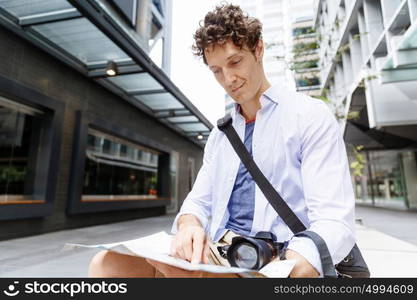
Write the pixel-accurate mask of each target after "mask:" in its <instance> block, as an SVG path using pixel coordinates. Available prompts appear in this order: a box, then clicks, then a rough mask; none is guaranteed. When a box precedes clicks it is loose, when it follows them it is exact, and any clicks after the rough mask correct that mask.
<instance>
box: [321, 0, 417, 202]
mask: <svg viewBox="0 0 417 300" xmlns="http://www.w3.org/2000/svg"><path fill="white" fill-rule="evenodd" d="M315 5H316V6H315V7H316V16H315V25H316V28H317V31H318V32H319V34H320V41H321V44H320V69H321V88H322V92H323V94H325V95H326V96H327V97H328V98H329V99H331V100H332V102H333V105H334V107H336V109H337V113H338V114H339V116H341V125H342V130H343V132H344V138H345V141H346V144H347V145H348V146H349V156H350V159H351V161H352V167H354V169H355V172H352V174H353V178H352V179H353V182H354V185H355V192H356V197H357V199H358V201H359V202H364V203H372V204H373V205H383V206H395V207H401V208H404V207H406V208H409V209H415V208H417V152H416V148H417V101H416V100H417V68H416V66H417V55H416V54H417V53H416V50H415V49H416V46H417V1H416V0H316V3H315ZM356 171H358V172H356Z"/></svg>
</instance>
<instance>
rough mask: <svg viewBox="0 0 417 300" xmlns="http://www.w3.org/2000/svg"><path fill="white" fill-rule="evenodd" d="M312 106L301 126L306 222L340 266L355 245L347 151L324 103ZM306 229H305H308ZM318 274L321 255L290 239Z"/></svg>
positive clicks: (291, 245)
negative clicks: (307, 220) (321, 239)
mask: <svg viewBox="0 0 417 300" xmlns="http://www.w3.org/2000/svg"><path fill="white" fill-rule="evenodd" d="M312 101H315V103H314V105H312V108H313V109H312V110H310V112H309V118H308V119H307V118H304V120H303V122H302V123H301V125H300V126H302V127H301V136H300V138H301V153H300V158H301V174H302V182H303V190H304V199H305V203H306V207H307V211H308V212H307V214H308V219H309V222H310V224H309V228H308V230H310V231H314V232H316V233H317V234H319V235H320V236H321V237H322V238H323V239H324V241H325V242H326V244H327V247H328V248H329V252H330V255H331V257H332V260H333V263H334V264H337V263H339V262H340V261H341V260H342V259H343V258H345V257H346V255H347V254H348V253H349V251H350V250H351V249H352V247H353V246H354V244H355V233H354V206H355V200H354V194H353V188H352V182H351V178H350V173H349V164H348V160H347V154H346V148H345V144H344V141H343V137H342V133H341V130H340V128H339V125H338V123H337V121H336V119H335V117H334V116H333V114H332V112H331V111H330V109H329V108H328V107H327V106H326V104H324V103H319V102H316V101H318V100H312ZM307 227H308V226H307ZM288 248H289V249H292V250H294V251H296V252H297V253H299V254H300V255H302V256H304V257H305V258H306V259H307V260H308V261H309V262H310V263H311V264H312V265H313V266H314V267H315V269H316V270H317V271H318V272H319V273H320V274H323V271H322V268H321V261H320V255H319V253H318V250H317V248H316V247H315V244H314V243H313V242H312V241H311V240H310V239H309V238H306V237H293V238H292V239H291V241H290V242H289V245H288Z"/></svg>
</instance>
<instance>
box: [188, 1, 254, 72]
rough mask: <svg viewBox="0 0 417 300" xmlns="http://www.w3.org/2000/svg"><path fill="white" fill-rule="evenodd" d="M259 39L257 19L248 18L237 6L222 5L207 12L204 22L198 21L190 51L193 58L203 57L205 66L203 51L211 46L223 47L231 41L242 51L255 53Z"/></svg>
mask: <svg viewBox="0 0 417 300" xmlns="http://www.w3.org/2000/svg"><path fill="white" fill-rule="evenodd" d="M203 21H204V23H203V24H202V22H203ZM260 39H262V24H261V22H260V21H259V20H258V19H256V18H251V17H249V16H248V15H247V14H245V13H243V11H242V9H241V8H240V7H239V6H237V5H233V4H228V3H223V4H221V5H219V6H216V8H215V9H214V10H213V11H210V12H208V13H207V14H206V16H205V18H204V20H201V21H200V23H199V28H198V29H197V31H196V32H195V34H194V41H195V44H194V45H193V46H192V50H193V53H194V55H195V56H197V57H203V61H204V63H205V64H206V65H207V60H206V57H205V55H204V50H205V49H206V48H207V47H209V46H211V45H223V44H224V43H226V42H228V41H230V40H231V41H232V42H233V44H234V45H235V46H236V47H239V48H240V49H242V48H243V47H245V46H246V47H247V48H248V49H249V50H250V51H251V52H252V53H255V47H256V45H257V44H258V41H259V40H260Z"/></svg>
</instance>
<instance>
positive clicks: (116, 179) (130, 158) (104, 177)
mask: <svg viewBox="0 0 417 300" xmlns="http://www.w3.org/2000/svg"><path fill="white" fill-rule="evenodd" d="M158 157H159V153H158V152H156V151H154V150H151V149H147V148H145V147H142V146H140V145H137V144H134V143H131V142H129V141H127V140H123V139H120V138H118V137H115V136H111V135H108V134H106V133H103V132H100V131H97V130H94V129H89V133H88V147H87V155H86V164H85V173H84V174H85V175H84V186H83V195H84V196H83V200H84V201H106V200H141V199H155V198H157V196H158V192H157V181H158Z"/></svg>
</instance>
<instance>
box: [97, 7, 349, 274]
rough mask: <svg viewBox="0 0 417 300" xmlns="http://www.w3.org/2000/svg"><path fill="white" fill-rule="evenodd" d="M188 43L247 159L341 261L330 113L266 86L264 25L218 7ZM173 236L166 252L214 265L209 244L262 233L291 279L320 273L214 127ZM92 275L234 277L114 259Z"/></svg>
mask: <svg viewBox="0 0 417 300" xmlns="http://www.w3.org/2000/svg"><path fill="white" fill-rule="evenodd" d="M194 38H195V45H194V47H193V49H194V51H195V54H196V55H198V56H201V57H203V60H204V63H205V64H206V65H207V66H208V67H209V69H210V70H211V71H212V72H213V74H214V77H215V78H216V80H217V81H218V82H219V84H220V85H221V86H222V87H223V88H224V90H225V91H226V92H227V93H228V94H229V95H230V96H231V97H232V98H233V99H234V101H235V102H236V104H235V110H234V111H233V114H232V118H233V126H234V128H235V129H236V131H237V132H238V134H239V135H240V137H241V139H242V141H244V143H245V146H246V148H247V149H248V151H249V152H250V153H251V155H252V157H253V159H254V160H255V162H256V163H257V165H258V166H259V168H260V169H261V171H262V172H263V173H264V175H265V176H266V177H267V179H268V180H269V181H270V182H271V184H272V185H273V186H274V188H276V189H277V191H278V192H279V193H280V195H281V196H282V197H283V199H285V201H286V202H287V203H288V205H289V206H290V208H291V209H292V210H293V211H294V212H295V214H296V215H297V216H298V218H299V219H300V220H301V221H302V222H303V223H304V224H305V225H306V227H307V228H308V229H309V230H311V231H315V232H316V233H318V234H319V235H320V236H321V237H322V238H323V239H324V240H325V242H326V244H327V246H328V248H329V252H330V254H331V256H332V259H333V262H335V263H337V262H340V261H341V260H342V259H343V258H344V257H345V256H346V255H347V254H348V253H349V251H350V249H351V248H352V247H353V245H354V243H355V237H354V196H353V191H352V185H351V181H350V175H349V168H348V162H347V156H346V150H345V146H344V142H343V138H342V136H341V133H340V130H339V126H338V124H337V122H336V120H335V118H334V116H333V115H332V113H331V112H330V110H329V109H328V108H327V106H326V105H325V104H324V103H323V102H322V101H320V100H317V99H313V98H310V97H308V96H305V95H302V94H298V93H295V92H289V91H286V90H285V89H284V88H283V87H280V86H271V84H270V83H269V82H268V80H267V78H266V76H265V72H264V68H263V63H262V58H263V54H264V43H263V41H262V25H261V23H260V22H259V21H258V20H257V19H254V18H249V17H247V16H245V15H244V14H243V12H242V11H241V9H240V8H239V7H238V6H234V5H229V4H225V5H221V6H218V7H216V8H215V10H214V11H212V12H209V13H208V14H207V15H206V16H205V19H204V24H202V25H201V26H200V28H199V29H198V30H197V32H196V33H195V35H194ZM172 231H173V233H174V234H175V237H174V239H173V243H172V249H171V252H172V255H174V256H176V257H179V258H183V259H186V260H188V261H190V262H192V263H200V262H204V263H216V258H217V257H218V256H217V255H216V253H215V250H216V247H215V246H214V247H213V244H215V245H217V244H216V243H219V244H224V243H227V238H230V234H232V235H236V234H240V235H246V236H255V235H256V233H257V232H260V231H269V232H272V233H273V234H274V235H275V236H276V238H277V241H280V242H284V241H288V247H287V250H286V252H285V257H286V258H287V259H295V260H296V261H297V263H296V265H295V267H294V269H293V270H292V272H291V274H290V276H291V277H318V276H321V274H322V267H321V262H320V255H319V253H318V250H317V248H316V246H315V244H314V243H313V242H312V241H311V240H310V239H308V238H306V237H293V234H292V232H291V231H290V230H289V228H288V227H287V225H286V224H285V223H284V222H283V220H282V219H281V218H280V217H279V216H278V215H277V213H276V211H275V210H274V209H273V208H272V206H271V205H270V204H269V203H268V201H267V199H266V198H265V196H264V195H263V194H262V192H261V191H260V190H259V188H258V187H257V186H256V184H255V182H254V181H253V179H252V177H251V176H250V174H249V173H248V171H247V170H246V168H245V167H244V166H243V164H242V163H241V162H240V160H239V157H238V156H237V154H236V153H235V152H234V150H233V148H232V146H231V145H230V143H229V141H228V140H227V138H226V136H225V135H224V134H223V133H222V132H221V131H219V130H218V129H217V128H214V129H213V131H212V132H211V134H210V136H209V138H208V141H207V144H206V148H205V152H204V159H203V166H202V167H201V169H200V171H199V173H198V176H197V179H196V182H195V184H194V186H193V189H192V191H191V192H190V193H189V194H188V196H187V198H186V199H185V200H184V203H183V205H182V207H181V210H180V212H179V214H178V215H177V217H176V219H175V221H174V224H173V228H172ZM229 242H230V241H229ZM217 263H219V260H217ZM220 263H221V262H220ZM90 274H91V275H92V276H113V277H118V276H144V277H152V276H156V277H158V276H165V277H179V276H185V277H194V276H197V277H198V276H200V277H215V276H220V277H225V276H231V277H233V276H234V275H233V274H227V275H215V274H209V273H204V272H190V271H186V270H181V269H178V268H175V267H172V266H168V265H165V264H162V263H158V262H154V261H149V260H143V259H139V258H135V257H128V256H123V255H120V254H115V253H111V252H101V253H99V254H98V255H97V256H96V257H95V258H94V259H93V262H92V263H91V266H90Z"/></svg>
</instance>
